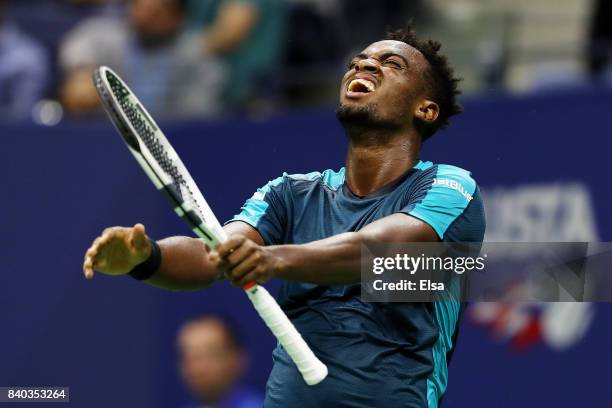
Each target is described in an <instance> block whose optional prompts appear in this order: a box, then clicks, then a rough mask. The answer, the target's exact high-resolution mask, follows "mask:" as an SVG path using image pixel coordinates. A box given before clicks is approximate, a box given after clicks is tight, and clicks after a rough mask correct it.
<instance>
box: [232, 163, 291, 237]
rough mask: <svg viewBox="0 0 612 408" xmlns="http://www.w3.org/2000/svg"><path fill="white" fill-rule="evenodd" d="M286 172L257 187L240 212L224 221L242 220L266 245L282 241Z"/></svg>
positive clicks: (285, 220) (285, 202) (285, 218)
mask: <svg viewBox="0 0 612 408" xmlns="http://www.w3.org/2000/svg"><path fill="white" fill-rule="evenodd" d="M287 184H288V181H287V173H284V174H283V176H282V177H279V178H277V179H274V180H272V181H270V182H269V183H267V184H266V185H265V186H263V187H261V188H258V189H257V191H256V192H255V194H253V196H252V197H251V198H249V199H248V200H247V201H246V202H245V203H244V205H243V206H242V208H241V209H240V213H238V214H237V215H235V216H234V217H233V218H232V219H230V220H229V221H227V222H226V224H229V223H230V222H235V221H243V222H246V223H247V224H249V225H250V226H252V227H253V228H255V229H256V230H257V231H258V232H259V234H260V235H261V237H262V238H263V240H264V242H265V243H266V244H267V245H278V244H281V243H282V242H283V237H284V236H285V232H286V231H285V230H286V225H287V212H288V201H287V200H286V197H285V196H286V189H287Z"/></svg>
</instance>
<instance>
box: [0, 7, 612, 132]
mask: <svg viewBox="0 0 612 408" xmlns="http://www.w3.org/2000/svg"><path fill="white" fill-rule="evenodd" d="M434 3H437V4H438V7H437V8H436V7H434V6H432V4H434ZM458 3H459V2H455V4H458ZM440 4H443V5H444V3H443V2H441V1H440V0H438V1H436V2H425V1H424V0H412V1H406V0H379V1H376V2H371V1H368V2H366V1H364V0H28V1H16V0H0V120H2V121H7V120H20V119H25V120H31V119H34V120H35V121H42V122H43V123H47V124H50V123H52V122H53V123H54V121H55V119H57V116H58V115H59V116H62V117H64V116H67V117H75V118H89V117H91V116H92V115H97V114H99V112H100V107H99V104H98V101H97V96H96V93H95V89H94V87H93V85H92V80H91V74H92V70H93V69H94V68H95V67H97V66H100V65H107V66H109V67H111V68H112V69H114V70H115V71H116V72H118V73H119V74H120V75H121V76H122V77H123V78H124V79H125V81H126V82H127V83H128V84H129V85H130V87H131V88H132V89H133V91H134V92H135V93H136V94H137V95H138V96H139V98H140V99H141V100H142V102H143V103H144V105H145V106H147V108H148V109H149V110H150V111H151V112H152V113H153V114H154V115H156V116H157V117H160V118H211V117H218V116H220V115H227V114H236V113H238V114H244V113H246V114H258V113H267V112H270V111H272V110H275V109H279V108H283V107H287V106H316V105H320V104H329V103H334V100H335V98H336V95H337V92H338V90H337V83H338V79H339V78H340V76H341V74H342V70H343V68H344V65H345V61H346V60H348V56H349V55H350V54H351V53H353V52H356V51H358V50H359V49H360V48H361V47H363V46H364V45H366V44H367V43H369V42H371V41H374V40H376V39H378V38H381V37H382V36H383V35H384V33H385V31H386V30H387V29H389V28H397V27H401V26H403V25H405V23H406V22H407V21H408V20H412V21H413V22H414V23H415V25H416V26H417V28H423V31H425V32H427V31H428V27H429V26H433V25H435V21H436V19H438V17H439V16H438V14H439V9H440V7H439V5H440ZM594 4H595V6H594V11H593V13H592V14H591V18H590V23H589V30H588V33H585V41H584V46H583V48H584V55H585V57H584V65H585V72H588V75H590V77H591V78H593V79H600V78H602V77H604V76H606V75H607V74H606V73H607V72H609V68H608V67H609V60H610V49H611V48H612V47H611V44H612V33H611V31H610V26H611V25H610V24H609V21H611V19H612V15H611V14H612V12H611V10H610V8H611V7H610V2H609V1H606V0H596V1H595V2H594ZM442 8H445V7H444V6H443V7H442ZM449 9H450V8H449ZM451 11H452V12H453V13H456V14H457V13H459V14H461V10H460V9H458V8H457V7H455V9H453V10H451ZM434 32H435V30H434ZM443 37H444V36H443V35H442V40H443V41H444V38H443ZM500 43H503V41H500ZM480 45H482V44H480ZM485 45H487V46H488V48H487V47H484V48H483V47H481V49H484V51H483V52H481V54H483V55H484V56H483V57H481V60H483V61H485V62H487V64H480V65H482V66H485V67H488V68H487V70H486V71H485V72H482V73H480V74H479V75H480V77H481V78H480V79H479V81H480V82H479V83H482V84H484V85H485V86H490V87H491V88H494V87H497V86H501V87H503V85H504V73H505V70H506V66H507V64H508V61H507V58H508V55H507V54H508V53H504V52H498V51H496V50H498V49H499V48H500V47H497V48H495V47H491V44H489V43H487V44H485ZM494 45H495V44H494ZM451 47H452V45H451ZM474 47H476V45H474ZM491 50H493V51H491ZM481 51H482V50H481ZM458 59H459V60H461V58H458ZM481 62H482V61H481ZM470 64H471V65H470ZM466 65H467V66H471V67H474V61H470V62H469V63H468V64H466ZM466 71H467V72H466V73H467V74H468V75H464V77H465V76H467V77H468V78H467V79H468V81H467V82H468V84H467V85H468V88H470V84H469V75H470V73H471V71H474V69H471V70H466ZM460 74H462V72H460ZM468 90H469V89H468ZM41 112H43V113H45V114H43V115H42V119H41ZM54 118H55V119H54Z"/></svg>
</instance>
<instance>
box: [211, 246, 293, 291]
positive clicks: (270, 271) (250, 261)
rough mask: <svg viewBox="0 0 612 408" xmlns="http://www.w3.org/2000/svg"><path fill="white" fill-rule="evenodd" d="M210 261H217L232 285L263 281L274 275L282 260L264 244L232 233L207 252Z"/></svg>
mask: <svg viewBox="0 0 612 408" xmlns="http://www.w3.org/2000/svg"><path fill="white" fill-rule="evenodd" d="M209 258H210V260H211V262H218V267H219V268H220V269H221V270H222V271H224V273H225V275H226V276H227V278H228V279H229V280H230V282H231V283H232V285H234V286H240V287H242V286H245V285H246V284H248V283H251V282H257V283H265V282H267V281H268V280H270V279H271V278H273V277H274V276H275V273H276V271H277V270H278V268H279V267H280V264H281V262H282V260H281V259H280V258H279V257H278V256H276V255H274V254H273V253H272V251H270V250H269V249H268V248H266V247H265V246H261V245H258V244H256V243H255V242H253V241H252V240H250V239H248V238H246V237H244V236H242V235H233V236H231V237H230V238H228V240H227V241H225V242H224V243H223V244H221V245H219V246H218V247H217V248H216V249H215V250H214V251H211V252H210V253H209Z"/></svg>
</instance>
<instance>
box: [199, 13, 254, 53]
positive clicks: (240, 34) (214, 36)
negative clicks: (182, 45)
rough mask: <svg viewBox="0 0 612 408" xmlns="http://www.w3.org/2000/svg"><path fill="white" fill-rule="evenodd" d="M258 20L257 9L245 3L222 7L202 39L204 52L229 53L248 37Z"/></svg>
mask: <svg viewBox="0 0 612 408" xmlns="http://www.w3.org/2000/svg"><path fill="white" fill-rule="evenodd" d="M258 18H259V10H258V9H257V7H256V6H255V5H252V4H249V3H247V2H241V1H235V2H230V3H229V4H226V5H224V6H222V7H221V10H220V12H219V16H218V17H217V18H216V20H215V22H214V23H213V25H212V27H211V28H210V29H209V30H208V32H207V33H206V35H205V37H204V39H205V51H206V52H208V53H210V54H213V55H224V54H229V53H231V52H232V51H234V50H235V49H236V48H238V47H239V46H240V45H241V44H242V43H243V41H244V40H245V39H246V38H247V37H248V35H249V33H250V32H251V30H252V29H253V27H254V26H255V24H256V23H257V20H258Z"/></svg>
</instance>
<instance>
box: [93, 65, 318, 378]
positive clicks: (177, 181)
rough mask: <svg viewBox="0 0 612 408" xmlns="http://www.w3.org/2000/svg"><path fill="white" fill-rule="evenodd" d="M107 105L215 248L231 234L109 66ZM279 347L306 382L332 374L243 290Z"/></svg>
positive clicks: (103, 92)
mask: <svg viewBox="0 0 612 408" xmlns="http://www.w3.org/2000/svg"><path fill="white" fill-rule="evenodd" d="M93 79H94V83H95V86H96V90H97V92H98V96H99V97H100V100H101V101H102V105H103V106H104V109H105V110H106V113H107V114H108V116H109V117H110V119H111V121H112V122H113V124H114V125H115V127H116V128H117V130H118V131H119V134H120V135H121V137H122V138H123V141H124V142H125V143H126V144H127V146H128V149H129V150H130V152H131V153H132V155H134V157H135V158H136V161H137V162H138V163H139V164H140V166H141V167H142V169H143V170H144V172H145V173H146V174H147V176H149V179H151V181H152V182H153V184H154V185H155V187H156V188H157V190H159V191H160V192H161V193H163V195H164V196H166V198H167V199H168V201H169V202H170V204H171V205H172V207H173V208H174V211H175V212H176V213H177V214H178V215H179V216H180V217H181V218H182V219H183V221H185V222H186V223H187V225H189V227H190V228H191V229H192V231H193V232H194V233H195V234H196V235H197V236H198V237H199V238H201V239H202V240H203V241H204V242H205V243H206V244H207V245H208V246H210V247H211V248H215V247H216V246H217V245H219V244H220V243H222V242H224V241H225V240H226V239H227V235H226V233H225V231H224V230H223V228H222V227H221V224H219V221H218V220H217V218H216V217H215V214H214V213H213V212H212V210H211V209H210V207H209V206H208V204H207V203H206V200H205V199H204V197H203V196H202V193H201V192H200V190H199V189H198V187H197V186H196V184H195V182H194V181H193V179H192V178H191V176H190V175H189V172H188V171H187V168H185V166H184V165H183V162H182V161H181V159H180V158H179V156H178V155H177V153H176V152H175V151H174V149H173V148H172V146H171V145H170V143H169V142H168V140H167V139H166V137H165V136H164V134H163V133H162V132H161V130H159V127H158V126H157V124H156V123H155V121H154V120H153V118H152V117H151V115H149V114H148V112H147V111H146V109H145V108H144V107H143V106H142V104H141V103H140V101H139V100H138V98H137V97H136V95H134V94H133V93H132V92H131V91H130V89H129V88H128V86H127V85H126V84H125V83H124V82H123V81H122V80H121V78H119V76H118V75H117V74H116V73H114V72H113V71H112V70H111V69H110V68H108V67H100V68H98V69H97V70H95V71H94V74H93ZM243 289H244V290H245V291H246V293H247V295H248V297H249V299H251V302H253V306H254V307H255V309H256V310H257V312H258V313H259V315H260V316H261V318H262V319H263V320H264V322H266V325H267V326H268V327H269V328H270V330H271V331H272V333H274V335H275V336H276V338H277V339H278V341H279V343H280V344H281V345H282V346H283V347H284V348H285V350H286V351H287V353H288V354H289V356H290V357H291V359H292V360H293V361H294V362H295V364H296V366H297V368H298V369H299V371H300V373H301V374H302V377H303V378H304V381H305V382H306V383H307V384H308V385H315V384H318V383H319V382H321V381H322V380H323V379H324V378H325V377H326V376H327V367H326V366H325V365H324V364H323V363H322V362H321V361H320V360H319V359H318V358H317V357H316V356H315V355H314V353H313V352H312V350H310V348H309V347H308V345H307V344H306V342H305V341H304V339H303V338H302V336H301V335H300V333H299V332H298V331H297V330H296V328H295V327H294V326H293V324H292V323H291V321H290V320H289V318H288V317H287V315H285V313H284V312H283V311H282V309H281V308H280V306H279V305H278V303H277V302H276V300H274V298H273V297H272V296H271V295H270V293H269V292H268V291H267V290H266V289H265V288H264V287H263V286H259V285H257V284H256V283H255V282H253V283H250V284H248V285H246V286H245V287H244V288H243Z"/></svg>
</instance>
